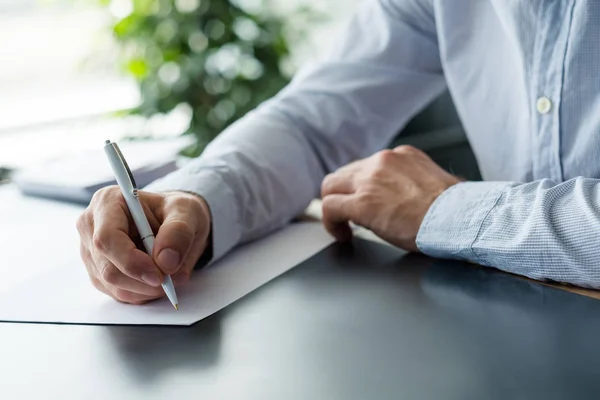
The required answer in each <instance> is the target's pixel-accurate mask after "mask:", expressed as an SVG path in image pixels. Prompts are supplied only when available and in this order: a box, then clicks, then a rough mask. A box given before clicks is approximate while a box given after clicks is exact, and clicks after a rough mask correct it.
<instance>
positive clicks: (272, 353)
mask: <svg viewBox="0 0 600 400" xmlns="http://www.w3.org/2000/svg"><path fill="white" fill-rule="evenodd" d="M599 317H600V302H599V301H598V300H594V299H590V298H587V297H584V296H580V295H576V294H572V293H567V292H564V291H560V290H557V289H554V288H550V287H546V286H542V285H539V284H537V283H531V282H527V281H524V280H520V279H517V278H514V277H511V276H507V275H503V274H500V273H497V272H494V271H491V270H488V269H481V268H477V267H473V266H469V265H466V264H462V263H455V262H447V261H436V260H432V259H429V258H426V257H424V256H418V255H408V256H404V255H403V253H402V252H400V251H398V250H396V249H393V248H390V247H387V246H383V245H380V244H376V243H372V242H367V241H363V240H357V241H356V243H355V244H354V246H343V245H333V246H332V247H330V248H328V249H326V250H325V251H323V252H322V253H319V254H318V255H316V256H315V257H313V258H312V259H310V260H308V261H306V262H305V263H303V264H302V265H300V266H298V267H297V268H295V269H293V270H291V271H289V272H288V273H286V274H284V275H282V276H281V277H279V278H277V279H275V280H274V281H272V282H270V283H269V284H267V285H266V286H264V287H262V288H261V289H259V290H257V291H255V292H253V293H251V294H250V295H248V296H246V297H245V298H243V299H241V300H240V301H238V302H236V303H234V304H233V305H232V306H230V307H228V308H226V309H224V310H222V311H221V312H219V313H218V314H216V315H214V316H213V317H211V318H208V319H207V320H204V321H202V322H200V323H198V324H196V325H194V326H193V327H191V328H171V327H164V328H156V327H152V328H147V327H102V326H54V325H32V324H0V380H1V385H0V390H1V392H0V398H2V399H10V400H12V399H38V398H39V399H70V398H75V399H86V400H92V399H142V398H143V399H167V398H168V399H191V398H194V399H277V400H282V399H327V400H330V399H331V400H335V399H361V400H363V399H460V400H465V399H478V400H479V399H534V398H544V399H562V398H569V399H576V398H597V396H598V393H600V345H599V342H600V341H599V339H598V338H600V318H599Z"/></svg>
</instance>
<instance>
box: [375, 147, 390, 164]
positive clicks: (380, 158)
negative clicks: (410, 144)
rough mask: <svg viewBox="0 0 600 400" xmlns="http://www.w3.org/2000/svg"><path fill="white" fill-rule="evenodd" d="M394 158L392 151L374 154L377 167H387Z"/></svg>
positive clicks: (387, 150)
mask: <svg viewBox="0 0 600 400" xmlns="http://www.w3.org/2000/svg"><path fill="white" fill-rule="evenodd" d="M394 157H395V154H394V152H393V151H392V150H389V149H386V150H381V151H379V152H377V153H376V154H375V160H376V161H377V164H378V165H388V164H389V163H390V162H391V161H392V160H393V159H394Z"/></svg>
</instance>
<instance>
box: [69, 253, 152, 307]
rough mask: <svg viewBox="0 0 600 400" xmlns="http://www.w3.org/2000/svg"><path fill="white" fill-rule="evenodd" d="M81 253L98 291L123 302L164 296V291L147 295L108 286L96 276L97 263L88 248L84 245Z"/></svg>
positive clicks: (133, 302)
mask: <svg viewBox="0 0 600 400" xmlns="http://www.w3.org/2000/svg"><path fill="white" fill-rule="evenodd" d="M81 255H82V259H83V260H84V262H85V266H86V269H87V270H88V274H89V276H90V281H91V282H92V285H94V287H95V288H96V289H97V290H98V291H100V292H102V293H104V294H106V295H107V296H110V297H112V298H113V299H115V300H117V301H120V302H123V303H130V304H144V303H147V302H148V301H151V300H155V299H157V298H160V297H163V296H164V293H163V292H162V291H160V292H158V293H154V294H151V295H146V294H140V293H135V292H132V291H129V290H126V289H122V288H118V287H108V286H107V285H105V284H104V283H103V282H102V281H101V280H100V279H98V278H97V277H96V268H95V263H94V262H93V260H92V256H91V253H90V252H89V251H87V249H85V248H84V247H83V246H82V251H81ZM129 279H131V278H129ZM134 282H136V281H134ZM136 283H138V282H136ZM138 284H139V283H138Z"/></svg>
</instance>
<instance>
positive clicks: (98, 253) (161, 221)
mask: <svg viewBox="0 0 600 400" xmlns="http://www.w3.org/2000/svg"><path fill="white" fill-rule="evenodd" d="M113 145H114V144H112V143H110V144H107V146H111V147H112V146H113ZM115 147H116V146H115ZM113 148H114V147H113ZM116 149H118V147H116ZM119 153H120V151H119ZM119 157H120V159H121V160H124V158H123V157H122V155H119ZM123 164H124V166H125V168H126V169H127V170H128V167H127V166H126V162H124V163H123ZM127 175H129V176H131V173H130V171H129V172H127ZM123 180H125V182H127V180H131V182H130V183H131V186H132V187H131V188H129V187H127V185H128V184H127V183H124V184H123V187H124V189H125V190H130V189H131V190H133V189H136V193H137V201H138V202H139V206H140V207H141V208H142V209H143V211H144V216H145V217H146V218H147V222H148V224H149V226H150V228H151V232H146V235H144V234H141V235H140V234H139V232H140V231H142V230H143V229H145V228H142V229H140V228H137V227H136V224H137V223H136V221H135V220H134V217H133V213H132V212H130V209H129V206H128V202H127V201H126V197H124V195H123V191H122V190H121V189H120V188H119V186H111V187H108V188H105V189H102V190H99V191H98V192H97V193H96V194H95V195H94V198H93V199H92V202H91V203H90V205H89V207H88V208H87V209H86V211H85V212H84V213H83V214H82V215H81V216H80V218H79V220H78V222H77V228H78V230H79V234H80V237H81V256H82V258H83V261H84V263H85V265H86V268H87V271H88V273H89V275H90V279H91V281H92V283H93V284H94V286H95V287H96V288H97V289H98V290H100V291H102V292H104V293H106V294H107V295H109V296H111V297H113V298H114V299H116V300H118V301H121V302H124V303H131V304H143V303H146V302H148V301H151V300H154V299H157V298H160V297H164V296H165V289H163V288H162V285H163V284H166V285H168V279H165V278H166V277H168V276H171V277H172V281H173V286H174V287H179V286H181V285H183V284H185V283H186V282H187V281H188V280H189V278H190V275H191V272H192V270H193V268H194V266H195V265H196V263H197V261H198V259H199V258H200V256H201V255H202V254H203V253H204V251H205V249H206V246H207V239H208V236H209V231H210V226H211V220H210V212H209V209H208V206H207V204H206V202H205V201H204V200H203V199H202V198H201V197H199V196H196V195H193V194H189V193H185V192H169V193H160V194H157V193H149V192H143V191H137V188H135V181H134V180H133V179H131V178H129V177H125V178H124V177H122V179H121V181H123ZM122 183H123V182H122ZM131 193H132V194H133V192H131ZM132 200H135V198H133V199H130V201H132ZM133 207H136V206H133ZM141 223H142V224H143V222H141ZM154 232H156V238H155V239H154V240H153V243H152V245H150V246H149V244H148V239H146V242H144V241H143V240H142V239H144V237H147V236H148V234H152V233H154ZM142 249H145V250H146V251H144V250H142ZM149 250H150V251H149ZM148 252H149V253H150V254H148ZM166 290H167V291H169V287H168V286H167V288H166ZM171 294H174V290H173V293H171ZM171 297H173V296H171ZM173 300H175V299H174V298H173Z"/></svg>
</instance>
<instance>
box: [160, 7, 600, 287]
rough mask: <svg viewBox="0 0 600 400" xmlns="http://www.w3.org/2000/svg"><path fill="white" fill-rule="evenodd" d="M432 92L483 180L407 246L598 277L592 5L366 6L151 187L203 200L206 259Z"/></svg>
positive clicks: (447, 197) (371, 145)
mask: <svg viewBox="0 0 600 400" xmlns="http://www.w3.org/2000/svg"><path fill="white" fill-rule="evenodd" d="M446 87H447V88H448V89H449V90H450V92H451V94H452V97H453V99H454V102H455V104H456V107H457V110H458V112H459V115H460V117H461V120H462V122H463V125H464V127H465V129H466V132H467V136H468V138H469V141H470V143H471V146H472V148H473V150H474V152H475V155H476V157H477V160H478V162H479V166H480V169H481V172H482V175H483V177H484V179H485V182H465V183H460V184H458V185H456V186H453V187H452V188H450V189H449V190H447V191H446V192H444V193H443V194H442V195H441V196H440V197H439V198H438V199H437V200H436V201H435V203H434V204H433V206H432V207H431V209H430V210H429V212H428V213H427V215H426V217H425V220H424V221H423V224H422V226H421V228H420V230H419V234H418V238H417V245H418V247H419V248H420V249H421V251H422V252H423V253H425V254H429V255H431V256H435V257H443V258H457V259H464V260H470V261H473V262H476V263H479V264H483V265H486V266H492V267H497V268H500V269H503V270H506V271H509V272H513V273H517V274H521V275H526V276H529V277H532V278H536V279H550V280H555V281H562V282H570V283H573V284H577V285H582V286H590V287H596V288H598V287H600V181H599V180H598V179H597V178H599V177H600V159H599V157H600V1H594V0H434V1H432V0H367V1H365V2H364V3H363V4H362V6H361V7H360V8H359V10H358V12H357V13H356V16H355V17H354V19H353V20H352V21H351V22H350V23H349V25H348V27H347V29H346V32H345V34H344V35H343V37H342V38H341V40H339V41H338V42H337V45H336V46H335V47H334V48H333V49H332V51H331V52H330V54H329V55H328V57H327V58H326V59H325V60H323V61H322V62H320V63H318V64H316V65H313V66H311V67H308V68H305V69H304V70H303V71H301V72H300V73H299V74H298V75H297V76H296V77H295V79H294V80H293V82H292V83H291V84H290V85H289V86H288V87H287V88H286V89H284V90H283V91H282V92H281V93H280V94H279V95H278V96H276V97H275V98H274V99H272V100H270V101H268V102H266V103H265V104H263V105H262V106H261V107H260V108H259V109H257V110H256V111H254V112H253V113H251V114H249V115H247V116H246V117H245V118H243V119H241V120H240V121H238V122H237V123H235V124H234V125H233V126H231V127H230V128H229V129H227V130H226V131H225V132H224V133H223V134H222V135H220V136H219V138H218V139H216V140H215V141H214V142H213V143H212V144H211V145H210V146H209V147H208V148H207V150H206V151H205V153H204V154H203V155H202V156H201V157H200V158H199V159H197V160H194V161H193V162H192V163H191V164H190V165H188V166H187V167H185V168H183V169H182V170H180V171H178V172H176V173H174V174H172V175H169V176H168V177H166V178H165V179H162V180H161V181H159V182H156V183H155V184H153V185H152V186H151V187H150V189H153V190H169V189H181V190H188V191H193V192H196V193H198V194H200V195H202V196H203V197H204V198H205V199H206V200H207V202H208V204H209V206H210V208H211V211H212V215H213V238H214V256H215V258H219V257H221V256H222V255H223V254H224V253H226V252H227V251H228V250H230V249H231V248H232V247H233V246H235V245H237V244H239V243H241V242H244V241H248V240H250V239H253V238H257V237H260V236H261V235H264V234H266V233H268V232H270V231H272V230H274V229H276V228H278V227H280V226H282V225H284V224H285V223H286V222H288V221H289V220H290V219H291V218H292V217H293V216H295V215H297V214H299V213H301V212H302V210H303V209H304V208H305V207H306V206H307V204H308V203H309V202H310V200H311V199H312V198H314V197H316V196H318V195H319V189H320V184H321V181H322V179H323V177H324V176H325V175H326V174H327V173H329V172H332V171H335V170H336V169H337V168H339V167H341V166H343V165H345V164H347V163H349V162H351V161H353V160H356V159H359V158H363V157H366V156H369V155H371V154H372V153H374V152H376V151H378V150H380V149H382V148H384V147H385V146H386V145H387V144H388V143H389V142H390V140H391V139H392V138H393V137H394V136H395V134H396V133H397V132H398V131H399V129H400V128H401V127H402V126H403V125H404V124H405V123H406V122H407V121H408V120H409V119H410V118H411V117H412V116H413V115H414V114H415V113H417V112H418V111H419V110H420V109H422V108H423V107H424V106H425V105H426V104H428V103H429V102H430V101H431V100H432V99H434V98H435V97H436V96H438V95H439V94H440V93H441V92H442V91H443V90H444V89H445V88H446Z"/></svg>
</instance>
